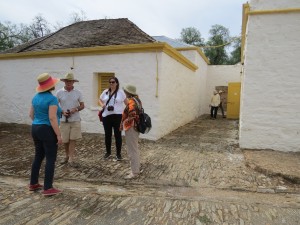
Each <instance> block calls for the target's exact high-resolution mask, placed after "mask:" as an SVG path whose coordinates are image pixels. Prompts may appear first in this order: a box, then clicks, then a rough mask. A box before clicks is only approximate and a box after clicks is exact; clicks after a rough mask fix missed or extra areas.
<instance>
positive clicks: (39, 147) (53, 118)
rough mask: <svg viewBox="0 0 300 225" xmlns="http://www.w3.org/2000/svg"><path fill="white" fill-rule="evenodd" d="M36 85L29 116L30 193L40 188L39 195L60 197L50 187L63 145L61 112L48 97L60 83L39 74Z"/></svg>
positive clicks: (54, 101)
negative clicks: (31, 146)
mask: <svg viewBox="0 0 300 225" xmlns="http://www.w3.org/2000/svg"><path fill="white" fill-rule="evenodd" d="M37 81H38V83H39V85H38V86H37V88H36V91H37V93H36V94H35V96H34V97H33V99H32V101H31V107H30V112H29V116H30V118H31V119H32V127H31V135H32V138H33V142H34V146H35V156H34V160H33V163H32V167H31V175H30V184H29V190H30V191H37V190H40V189H42V188H43V189H44V191H43V192H42V194H43V195H45V196H50V195H56V194H59V193H61V191H60V190H58V189H55V188H53V186H52V183H53V177H54V169H55V161H56V157H57V149H58V144H62V139H61V134H60V130H59V118H60V115H61V108H60V107H59V105H58V100H57V98H56V97H55V96H54V95H52V93H51V91H53V90H54V89H55V85H56V84H57V83H58V82H59V81H60V79H58V78H54V77H51V76H50V75H49V74H48V73H42V74H40V75H39V76H38V77H37ZM44 158H46V164H45V178H44V186H43V185H41V184H39V172H40V169H41V164H42V162H43V160H44Z"/></svg>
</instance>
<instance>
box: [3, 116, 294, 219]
mask: <svg viewBox="0 0 300 225" xmlns="http://www.w3.org/2000/svg"><path fill="white" fill-rule="evenodd" d="M0 131H1V134H0V135H1V136H0V154H1V155H0V224H27V225H29V224H103V225H108V224H124V225H127V224H128V225H146V224H157V225H160V224H161V225H165V224H166V225H173V224H174V225H177V224H186V225H190V224H191V225H192V224H195V225H200V224H223V225H226V224H228V225H229V224H239V225H242V224H253V225H257V224H262V225H271V224H272V225H273V224H293V225H294V224H300V188H299V187H300V186H299V184H293V183H290V182H289V181H287V180H284V179H283V178H282V177H276V176H273V177H269V176H267V175H264V174H262V173H259V172H257V171H255V170H253V169H251V167H247V166H246V163H245V158H244V154H243V152H242V151H241V150H240V149H239V147H238V121H234V120H226V119H219V120H209V119H207V118H206V117H200V118H198V119H196V120H194V121H193V122H191V123H189V124H187V125H185V126H183V127H181V128H179V129H177V130H176V131H174V132H172V133H171V134H169V135H167V136H165V137H164V138H162V139H160V140H158V141H156V142H154V141H147V140H140V150H141V161H142V167H143V169H144V171H143V173H142V175H141V176H140V177H139V178H138V179H135V180H132V181H125V180H124V179H123V177H124V176H125V175H126V174H127V173H128V172H129V162H128V160H127V156H126V146H125V145H123V153H122V154H123V157H124V158H125V159H124V160H123V161H121V162H115V161H113V160H103V159H102V156H103V155H104V136H103V135H100V134H84V135H83V140H82V141H81V143H79V144H78V145H77V153H78V158H79V164H80V166H79V168H72V167H69V166H68V165H59V163H57V166H56V171H55V181H54V186H55V187H58V188H60V189H62V190H63V193H62V194H61V195H58V196H53V197H44V196H42V195H41V193H39V192H36V193H32V192H29V191H28V190H27V185H28V182H29V181H28V177H29V174H30V166H31V161H32V157H33V144H32V140H31V137H30V127H29V126H25V125H16V124H5V123H2V124H0ZM112 152H114V149H113V151H112ZM63 157H64V154H63V149H62V148H60V150H59V156H58V162H59V161H61V160H62V159H63ZM41 174H43V171H42V173H41ZM41 182H42V179H41Z"/></svg>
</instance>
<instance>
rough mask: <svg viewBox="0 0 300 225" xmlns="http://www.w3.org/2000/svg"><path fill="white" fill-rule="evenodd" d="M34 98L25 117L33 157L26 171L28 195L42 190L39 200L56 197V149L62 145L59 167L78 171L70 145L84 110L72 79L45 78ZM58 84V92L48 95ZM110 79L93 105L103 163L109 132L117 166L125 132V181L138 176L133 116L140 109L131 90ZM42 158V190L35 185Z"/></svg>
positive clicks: (78, 136)
mask: <svg viewBox="0 0 300 225" xmlns="http://www.w3.org/2000/svg"><path fill="white" fill-rule="evenodd" d="M37 81H38V86H37V88H36V91H37V93H36V94H35V95H34V97H33V98H32V101H31V107H30V112H29V116H30V118H31V119H32V128H31V134H32V138H33V142H34V146H35V156H34V160H33V163H32V167H31V176H30V184H29V190H30V191H36V190H40V189H43V191H42V194H43V195H45V196H50V195H56V194H59V193H61V190H59V189H57V188H54V187H53V178H54V170H55V162H56V158H57V150H58V145H60V144H64V147H65V154H66V155H65V158H64V160H63V161H62V162H61V163H62V164H69V165H70V166H71V167H75V168H76V167H78V166H79V165H78V163H77V162H76V160H75V144H76V141H77V140H78V139H81V138H82V134H81V118H80V114H79V111H81V110H83V109H84V107H85V106H84V101H83V95H82V93H81V92H80V91H79V90H78V89H76V88H75V87H74V83H75V82H79V81H78V80H76V79H75V78H74V75H73V73H67V74H66V75H65V77H64V78H61V79H59V78H54V77H52V76H51V75H50V74H48V73H43V74H40V75H39V76H38V77H37ZM59 81H63V82H64V83H65V85H64V87H63V88H61V89H60V90H58V91H57V92H56V95H53V94H52V91H53V90H55V86H56V84H57V83H58V82H59ZM119 85H120V84H119V80H118V79H117V78H116V77H112V78H110V79H109V88H108V89H106V90H104V91H103V93H102V94H101V95H100V98H99V104H100V106H101V107H102V108H103V110H104V111H103V127H104V132H105V148H106V153H105V155H104V158H105V159H108V158H109V157H111V143H112V130H113V131H114V136H115V143H116V158H115V159H116V160H117V161H120V160H122V155H121V148H122V130H124V131H125V140H126V145H127V154H128V157H129V160H130V165H131V173H130V174H128V175H127V176H126V177H125V179H133V178H136V177H138V176H139V174H140V173H141V171H140V157H139V149H138V137H139V133H138V132H137V131H136V123H137V121H138V119H139V118H138V115H139V110H140V108H139V107H141V105H142V103H141V101H140V99H139V97H138V95H137V93H136V87H135V86H133V85H127V86H125V87H123V90H122V89H120V88H119ZM124 106H125V107H124ZM44 158H46V163H45V177H44V185H41V184H40V183H39V172H40V168H41V164H42V161H43V160H44Z"/></svg>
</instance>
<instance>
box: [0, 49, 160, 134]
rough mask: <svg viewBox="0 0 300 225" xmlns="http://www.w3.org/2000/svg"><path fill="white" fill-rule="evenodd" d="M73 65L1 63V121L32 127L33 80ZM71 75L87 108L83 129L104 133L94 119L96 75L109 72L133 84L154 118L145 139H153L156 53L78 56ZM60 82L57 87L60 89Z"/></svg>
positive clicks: (62, 61) (63, 61)
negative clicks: (40, 75)
mask: <svg viewBox="0 0 300 225" xmlns="http://www.w3.org/2000/svg"><path fill="white" fill-rule="evenodd" d="M71 65H72V58H70V57H58V58H35V59H22V60H0V68H1V71H0V80H1V88H0V89H1V90H0V91H1V98H0V103H1V105H2V107H1V110H0V121H1V122H12V123H21V124H31V121H30V119H29V117H28V112H29V107H30V103H31V98H32V97H33V95H34V94H35V87H36V86H37V81H36V77H37V75H39V74H40V73H43V72H49V73H50V74H52V75H53V76H56V77H63V75H64V74H65V73H66V72H68V71H69V68H70V66H71ZM74 68H75V69H74V74H75V77H76V78H77V79H78V80H79V81H80V82H79V83H75V87H76V88H78V89H79V90H81V91H82V93H83V95H84V102H85V106H86V108H85V109H84V110H83V111H81V116H82V120H83V121H82V130H83V131H84V132H91V133H98V132H101V133H103V127H102V125H101V124H100V122H99V119H98V117H97V113H98V110H97V109H98V107H97V97H98V96H97V94H96V91H97V89H96V86H97V85H96V75H95V73H96V72H112V73H115V75H116V76H117V77H118V78H119V80H120V82H121V86H123V85H124V84H125V83H132V84H134V85H136V86H137V89H138V92H139V94H140V96H141V98H142V99H143V101H145V104H144V107H145V110H146V111H147V112H148V113H149V114H150V115H151V116H152V115H153V116H152V117H153V131H152V132H151V133H149V134H148V135H147V136H148V137H149V138H150V139H156V135H157V133H158V132H157V127H158V126H157V123H158V119H159V118H158V117H156V110H155V109H156V108H158V101H157V99H156V98H155V82H156V58H155V54H148V53H147V54H146V53H144V54H143V53H135V54H120V55H108V56H104V55H100V56H80V57H75V58H74ZM63 84H64V83H63V82H61V83H60V84H59V85H58V86H57V89H58V88H61V87H62V86H63Z"/></svg>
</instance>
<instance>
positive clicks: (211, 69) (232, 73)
mask: <svg viewBox="0 0 300 225" xmlns="http://www.w3.org/2000/svg"><path fill="white" fill-rule="evenodd" d="M232 82H241V65H240V64H236V65H218V66H208V71H207V83H206V93H205V94H206V95H205V96H206V98H205V99H206V102H205V105H206V107H205V112H206V113H210V108H209V107H208V106H209V104H210V100H211V97H212V95H213V91H214V90H215V89H216V88H215V87H216V86H228V83H232Z"/></svg>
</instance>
